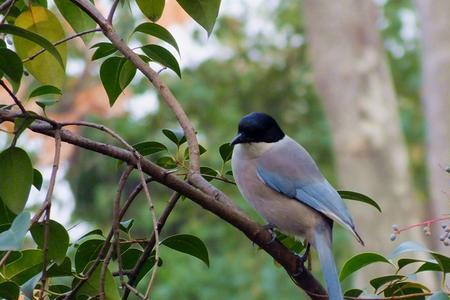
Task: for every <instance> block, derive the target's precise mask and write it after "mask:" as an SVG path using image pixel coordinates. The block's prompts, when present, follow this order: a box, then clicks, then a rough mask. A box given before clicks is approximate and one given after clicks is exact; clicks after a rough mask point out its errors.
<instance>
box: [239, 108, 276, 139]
mask: <svg viewBox="0 0 450 300" xmlns="http://www.w3.org/2000/svg"><path fill="white" fill-rule="evenodd" d="M283 137H284V132H283V130H281V128H280V126H278V123H277V121H275V119H274V118H272V117H271V116H269V115H268V114H265V113H260V112H252V113H250V114H248V115H246V116H245V117H243V118H242V120H241V121H240V122H239V128H238V135H237V136H236V137H235V138H234V139H233V141H232V142H231V144H232V145H236V144H242V143H258V142H264V143H275V142H277V141H279V140H281V139H282V138H283Z"/></svg>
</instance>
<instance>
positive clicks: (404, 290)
mask: <svg viewBox="0 0 450 300" xmlns="http://www.w3.org/2000/svg"><path fill="white" fill-rule="evenodd" d="M424 291H425V292H429V291H430V290H429V289H428V288H427V287H426V286H424V285H422V284H420V283H417V282H408V281H402V282H397V283H393V284H391V285H389V286H388V287H387V288H386V289H385V290H384V296H386V297H392V296H403V295H411V294H416V293H423V292H424ZM413 299H417V300H419V299H420V300H422V299H423V300H425V296H419V297H414V298H413Z"/></svg>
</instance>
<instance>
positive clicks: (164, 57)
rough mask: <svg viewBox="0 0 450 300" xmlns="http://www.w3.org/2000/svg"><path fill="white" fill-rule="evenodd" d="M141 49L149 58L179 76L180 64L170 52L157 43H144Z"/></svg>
mask: <svg viewBox="0 0 450 300" xmlns="http://www.w3.org/2000/svg"><path fill="white" fill-rule="evenodd" d="M141 49H142V51H143V52H144V53H145V55H147V56H148V57H149V58H150V59H151V60H153V61H155V62H157V63H159V64H161V65H163V66H165V67H168V68H169V69H171V70H172V71H174V72H175V73H176V74H177V75H178V77H180V78H181V71H180V66H179V65H178V62H177V60H176V58H175V57H174V56H173V55H172V53H170V52H169V51H167V50H166V49H165V48H163V47H161V46H158V45H146V46H143V47H142V48H141Z"/></svg>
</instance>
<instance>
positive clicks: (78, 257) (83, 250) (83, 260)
mask: <svg viewBox="0 0 450 300" xmlns="http://www.w3.org/2000/svg"><path fill="white" fill-rule="evenodd" d="M104 243H105V241H104V240H99V239H92V240H87V241H85V242H83V243H82V244H81V245H80V246H78V249H77V252H76V253H75V269H76V270H77V272H81V271H83V269H85V268H86V266H87V265H88V263H89V262H90V261H93V260H95V258H96V257H97V256H98V254H99V252H100V250H101V248H102V247H103V244H104Z"/></svg>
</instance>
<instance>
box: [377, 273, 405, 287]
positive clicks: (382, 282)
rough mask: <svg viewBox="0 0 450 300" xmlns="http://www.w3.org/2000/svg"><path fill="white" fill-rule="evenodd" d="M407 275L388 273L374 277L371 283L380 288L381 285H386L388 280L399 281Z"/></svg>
mask: <svg viewBox="0 0 450 300" xmlns="http://www.w3.org/2000/svg"><path fill="white" fill-rule="evenodd" d="M406 278H407V277H406V276H403V275H387V276H381V277H377V278H374V279H372V280H371V281H370V285H371V286H373V288H374V289H375V290H378V289H379V288H380V287H381V286H383V285H385V284H386V283H388V282H393V281H399V280H403V279H406Z"/></svg>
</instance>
